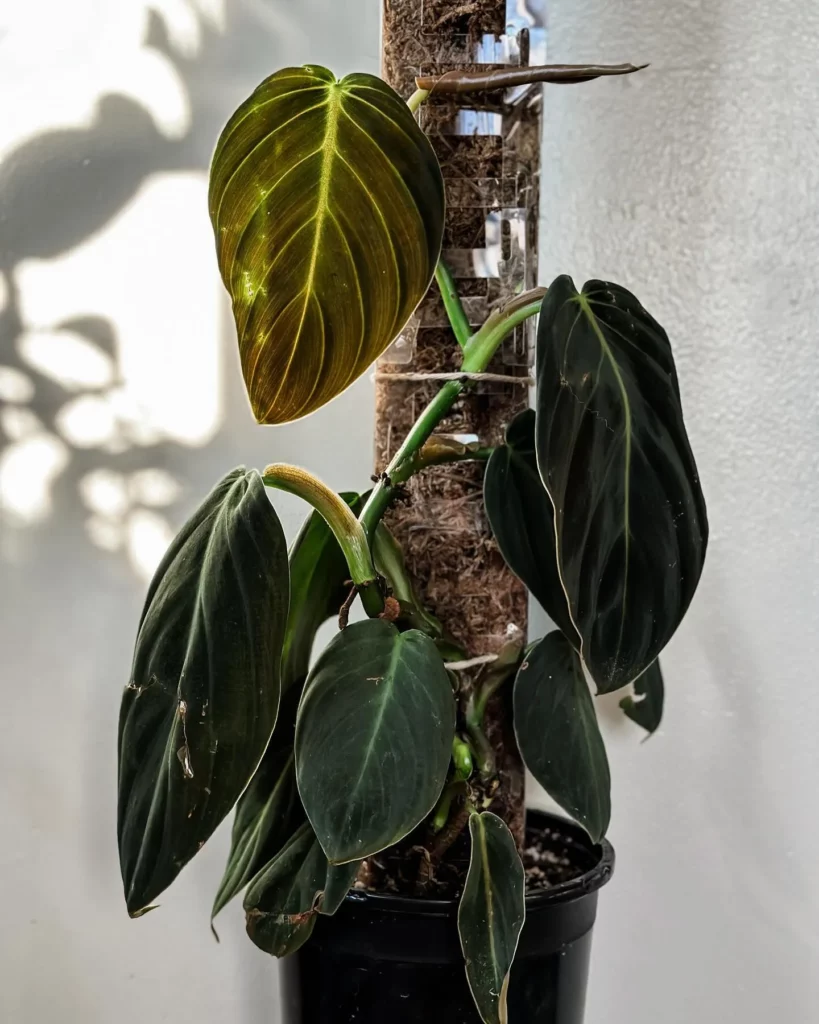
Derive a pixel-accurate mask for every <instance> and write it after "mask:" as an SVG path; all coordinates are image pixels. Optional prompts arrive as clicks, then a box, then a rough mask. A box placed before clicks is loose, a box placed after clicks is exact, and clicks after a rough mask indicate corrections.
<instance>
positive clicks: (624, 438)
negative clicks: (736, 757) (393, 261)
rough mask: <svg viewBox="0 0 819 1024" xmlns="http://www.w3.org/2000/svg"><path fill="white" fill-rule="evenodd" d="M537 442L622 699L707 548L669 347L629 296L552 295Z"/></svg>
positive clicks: (681, 610)
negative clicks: (626, 686)
mask: <svg viewBox="0 0 819 1024" xmlns="http://www.w3.org/2000/svg"><path fill="white" fill-rule="evenodd" d="M536 445H537V460H538V466H539V468H540V474H541V477H542V479H543V482H544V484H545V485H546V488H547V490H548V491H549V494H550V495H551V498H552V504H553V505H554V508H555V534H556V538H557V557H558V565H559V568H560V574H561V579H562V581H563V586H564V588H565V590H566V593H567V595H568V598H569V607H570V611H571V615H572V620H573V621H574V624H575V626H576V627H577V631H578V633H579V634H580V638H581V653H582V656H583V661H584V662H585V664H586V665H587V667H588V669H589V671H590V672H591V674H592V677H593V678H594V681H595V683H596V684H597V687H598V690H599V691H600V692H601V693H606V692H608V691H610V690H616V689H618V688H619V687H621V686H625V685H626V684H627V683H629V682H631V681H632V680H633V679H635V678H636V677H637V676H639V675H640V673H641V672H643V671H644V670H645V669H646V668H647V667H648V666H649V665H650V664H651V663H652V662H653V661H654V659H655V658H656V657H657V655H658V654H659V653H660V651H661V650H662V649H663V647H664V646H665V645H666V644H667V643H668V641H669V640H670V639H671V637H672V635H673V633H674V631H675V630H676V628H677V626H678V625H679V624H680V621H681V620H682V617H683V615H684V614H685V612H686V610H687V608H688V605H689V604H690V602H691V598H692V597H693V595H694V591H695V590H696V587H697V583H698V582H699V578H700V573H701V572H702V566H703V561H704V558H705V548H706V543H707V539H708V522H707V519H706V514H705V502H704V501H703V497H702V492H701V491H700V484H699V476H698V474H697V467H696V465H695V463H694V456H693V455H692V453H691V448H690V446H689V443H688V436H687V434H686V431H685V426H684V424H683V417H682V407H681V404H680V389H679V384H678V382H677V372H676V370H675V367H674V359H673V357H672V355H671V346H670V344H669V341H668V337H667V335H666V333H665V331H664V330H663V329H662V327H660V325H659V324H658V323H657V322H656V321H655V320H654V319H653V318H652V317H651V316H650V315H649V314H648V313H647V312H646V311H645V309H643V307H642V306H641V305H640V303H639V301H638V300H637V299H636V298H635V296H634V295H632V294H631V292H629V291H626V289H625V288H621V287H620V286H619V285H616V284H611V283H607V282H604V281H589V282H588V283H587V284H586V285H584V287H583V290H582V292H577V291H576V289H575V287H574V284H573V282H572V280H571V278H570V277H565V276H564V277H559V278H558V279H557V280H556V281H555V282H554V284H553V285H552V286H551V287H550V288H549V291H548V293H547V295H546V298H545V299H544V300H543V307H542V310H541V315H540V324H539V327H538V340H537V426H536Z"/></svg>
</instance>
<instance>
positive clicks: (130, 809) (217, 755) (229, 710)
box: [118, 469, 288, 914]
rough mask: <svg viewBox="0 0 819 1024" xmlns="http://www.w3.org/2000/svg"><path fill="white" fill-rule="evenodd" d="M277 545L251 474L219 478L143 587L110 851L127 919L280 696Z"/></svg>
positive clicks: (231, 783)
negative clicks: (115, 844) (116, 861)
mask: <svg viewBox="0 0 819 1024" xmlns="http://www.w3.org/2000/svg"><path fill="white" fill-rule="evenodd" d="M287 607H288V570H287V549H286V546H285V540H284V534H283V533H282V529H281V526H280V524H279V520H278V518H277V516H276V513H275V512H274V511H273V507H272V505H271V504H270V502H269V501H268V499H267V494H266V493H265V489H264V486H263V485H262V481H261V477H260V476H259V475H258V473H256V472H255V471H251V472H248V473H246V472H245V471H244V470H243V469H237V470H234V471H233V472H232V473H229V474H228V475H227V476H226V477H225V478H224V479H223V480H222V481H221V483H220V484H219V485H218V486H217V487H216V488H215V489H214V490H213V491H212V492H211V494H210V495H209V496H208V497H207V498H206V500H205V501H204V503H203V504H202V505H201V506H200V508H199V509H198V510H197V511H196V512H195V513H194V514H193V516H192V517H191V518H190V519H189V520H188V522H187V523H186V524H185V525H184V526H183V527H182V529H181V530H180V532H179V534H178V535H177V537H176V538H175V540H174V541H173V543H172V544H171V547H170V549H169V551H168V553H167V554H166V556H165V558H164V559H163V561H162V563H161V564H160V566H159V568H158V569H157V571H156V574H155V576H154V578H153V581H152V582H151V586H150V590H149V592H148V597H147V599H146V602H145V609H144V611H143V615H142V621H141V623H140V627H139V634H138V636H137V642H136V649H135V651H134V662H133V668H132V674H131V681H130V683H129V684H128V686H127V687H126V689H125V693H124V695H123V698H122V706H121V711H120V728H119V821H118V834H119V853H120V865H121V868H122V877H123V882H124V886H125V898H126V902H127V905H128V910H129V912H130V913H131V914H138V913H140V912H141V911H142V910H144V909H145V908H146V907H147V906H148V905H149V904H150V902H151V901H152V900H153V899H155V898H156V897H157V896H158V895H159V893H161V892H162V891H163V889H165V888H166V887H167V886H168V885H170V883H171V882H172V881H173V880H174V878H175V877H176V876H177V875H178V874H179V872H180V871H181V869H182V868H183V867H184V865H185V864H186V863H187V862H188V861H189V860H190V859H191V857H193V855H194V854H195V853H196V852H197V850H199V848H200V847H201V846H202V845H203V844H204V842H205V841H206V840H207V839H208V838H209V837H210V835H211V833H212V832H213V831H214V829H215V828H216V826H217V825H218V824H219V823H220V822H221V821H222V819H223V818H224V817H225V816H226V815H227V813H228V812H229V811H230V809H231V808H232V807H233V805H234V804H235V803H236V801H237V799H238V798H239V796H240V794H241V793H242V791H243V790H244V788H245V786H246V785H247V783H248V780H249V779H250V778H251V776H252V775H253V773H254V771H255V770H256V767H257V765H258V764H259V761H260V759H261V757H262V755H263V753H264V751H265V748H266V746H267V743H268V740H269V739H270V735H271V733H272V731H273V726H274V723H275V721H276V712H277V709H278V705H279V664H280V658H281V651H282V643H283V640H284V630H285V622H286V619H287Z"/></svg>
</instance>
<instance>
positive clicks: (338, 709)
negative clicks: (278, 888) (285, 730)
mask: <svg viewBox="0 0 819 1024" xmlns="http://www.w3.org/2000/svg"><path fill="white" fill-rule="evenodd" d="M454 733H455V703H454V699H453V696H452V688H451V686H450V682H449V677H448V675H447V672H446V669H445V668H444V664H443V662H442V660H441V656H440V655H439V654H438V651H437V650H436V648H435V644H434V642H433V641H432V640H431V639H430V638H429V637H428V636H425V635H424V634H423V633H421V632H419V631H418V630H414V629H413V630H408V631H407V632H406V633H399V632H398V630H397V629H396V628H395V626H393V625H392V623H389V622H385V621H384V620H383V619H368V620H367V621H365V622H356V623H354V624H353V625H351V626H348V627H347V628H346V629H345V630H343V631H342V632H341V633H339V634H338V635H337V636H336V637H335V638H334V639H333V640H332V641H331V642H330V644H329V645H328V646H327V648H326V649H325V651H324V653H323V654H322V655H321V657H320V658H319V659H318V661H317V662H316V664H315V666H314V667H313V669H312V671H311V672H310V675H309V676H308V678H307V683H306V684H305V687H304V693H303V695H302V700H301V705H300V706H299V713H298V721H297V723H296V777H297V779H298V784H299V793H300V795H301V799H302V803H303V804H304V807H305V809H306V811H307V816H308V818H309V819H310V822H311V824H312V825H313V828H314V829H315V831H316V835H317V836H318V838H319V841H320V843H321V845H322V847H323V848H324V851H325V852H326V854H327V857H328V858H329V860H330V861H331V862H332V863H337V864H341V863H344V862H345V861H351V860H361V859H362V858H364V857H368V856H370V855H371V854H374V853H377V852H378V851H379V850H383V849H384V848H385V847H387V846H391V845H392V844H393V843H396V842H398V840H399V839H402V838H403V837H404V836H405V835H407V833H408V832H410V831H411V830H412V829H413V828H414V827H415V826H416V825H417V824H418V823H419V822H420V821H422V820H423V818H424V817H425V816H426V815H427V814H428V813H429V812H430V811H431V810H432V808H433V806H434V804H435V802H436V800H437V799H438V797H439V795H440V793H441V790H442V788H443V785H444V783H445V781H446V775H447V769H448V767H449V759H450V751H451V747H452V737H453V735H454Z"/></svg>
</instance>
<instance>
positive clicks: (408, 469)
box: [391, 439, 495, 484]
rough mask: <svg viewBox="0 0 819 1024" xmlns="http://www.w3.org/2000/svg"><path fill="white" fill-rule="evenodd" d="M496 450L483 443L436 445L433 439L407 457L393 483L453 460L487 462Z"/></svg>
mask: <svg viewBox="0 0 819 1024" xmlns="http://www.w3.org/2000/svg"><path fill="white" fill-rule="evenodd" d="M494 450H495V449H494V448H488V447H485V446H482V445H468V444H464V445H460V446H457V447H456V446H453V447H448V446H444V445H436V444H435V443H434V439H433V440H430V441H427V443H426V444H424V445H422V446H421V448H420V449H419V450H418V451H417V452H416V453H415V454H414V455H413V456H412V458H410V459H407V461H406V462H405V463H404V464H403V465H402V466H401V467H400V468H399V469H397V470H396V471H395V473H394V474H393V476H392V478H391V479H392V482H393V484H402V483H404V482H405V481H407V480H409V478H410V477H411V476H415V474H416V473H420V472H421V470H422V469H428V468H429V467H430V466H444V465H447V464H448V463H452V462H486V461H488V459H489V458H490V457H491V455H492V452H493V451H494Z"/></svg>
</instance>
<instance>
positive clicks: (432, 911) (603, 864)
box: [344, 808, 615, 917]
mask: <svg viewBox="0 0 819 1024" xmlns="http://www.w3.org/2000/svg"><path fill="white" fill-rule="evenodd" d="M526 813H527V818H529V817H535V818H537V819H540V820H542V821H544V822H545V824H546V825H548V826H551V827H556V828H559V829H560V831H561V833H563V835H564V836H565V837H566V838H567V839H568V840H569V841H570V842H571V843H573V844H574V845H577V846H582V847H583V848H584V849H585V850H586V852H587V853H588V854H590V855H593V856H595V857H596V858H597V860H596V863H595V864H594V866H593V867H591V868H589V869H588V871H584V872H583V874H582V875H578V876H577V878H572V879H570V880H569V881H568V882H560V883H559V884H558V885H554V886H552V887H551V888H549V889H540V890H537V891H535V892H533V893H527V895H526V909H527V910H537V909H539V908H541V907H546V906H554V905H555V904H559V903H571V902H572V901H574V900H578V899H580V898H581V897H583V896H587V895H589V894H590V893H593V892H596V891H597V890H598V889H601V888H602V887H603V886H604V885H605V884H606V882H608V881H609V879H610V878H611V876H612V874H613V873H614V861H615V855H614V847H613V846H612V845H611V843H610V842H609V841H608V839H606V838H605V837H604V838H603V839H602V840H601V841H600V842H599V843H597V844H596V845H592V844H591V842H590V841H589V837H588V835H587V834H586V832H585V831H584V830H583V829H582V828H581V827H580V826H579V825H577V824H575V822H573V821H571V820H570V819H568V818H563V817H560V816H559V815H557V814H551V813H550V812H548V811H541V810H539V809H537V808H527V812H526ZM344 902H345V903H347V904H348V905H349V906H351V907H352V906H355V905H358V906H362V905H365V904H366V905H367V906H368V907H370V908H371V909H373V910H385V911H390V912H392V913H398V914H421V915H423V916H424V917H449V916H450V915H451V914H452V913H453V912H454V911H455V910H456V909H457V907H458V899H451V900H430V899H423V898H421V897H416V896H397V895H395V894H393V893H379V892H364V891H362V890H360V889H352V890H350V892H349V893H348V894H347V896H346V897H345V900H344Z"/></svg>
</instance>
